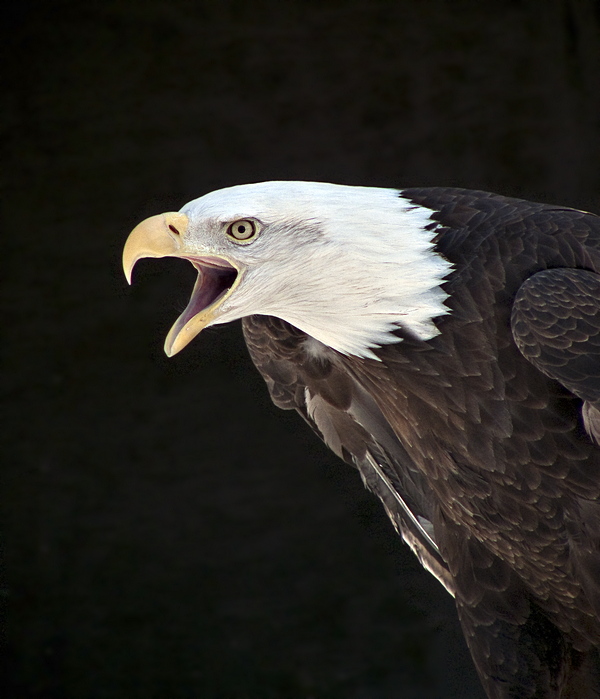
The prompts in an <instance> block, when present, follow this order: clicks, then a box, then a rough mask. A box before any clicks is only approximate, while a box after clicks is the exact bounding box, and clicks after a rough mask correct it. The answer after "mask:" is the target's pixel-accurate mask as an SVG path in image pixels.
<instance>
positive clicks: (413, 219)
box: [182, 182, 452, 358]
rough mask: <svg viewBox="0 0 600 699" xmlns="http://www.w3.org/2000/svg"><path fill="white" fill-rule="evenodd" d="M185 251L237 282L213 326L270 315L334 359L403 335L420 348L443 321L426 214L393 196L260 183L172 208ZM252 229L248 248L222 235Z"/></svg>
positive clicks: (439, 266) (441, 267)
mask: <svg viewBox="0 0 600 699" xmlns="http://www.w3.org/2000/svg"><path fill="white" fill-rule="evenodd" d="M182 212H183V213H185V214H187V216H188V218H189V222H190V225H189V229H188V234H187V235H186V241H185V242H186V248H189V249H191V250H194V249H195V250H197V251H198V252H199V253H204V254H207V253H211V254H216V255H218V254H223V255H224V256H226V257H228V259H230V260H234V261H235V262H236V266H237V263H239V265H240V268H241V269H242V270H243V277H242V279H241V281H240V283H239V285H238V286H237V288H236V289H235V290H234V292H233V293H232V294H231V296H230V297H229V298H227V299H226V300H225V301H224V303H223V304H222V306H221V308H220V309H219V317H218V319H217V320H216V322H217V323H225V322H229V321H231V320H235V319H237V318H241V317H243V316H247V315H251V314H262V315H273V316H277V317H279V318H282V319H283V320H286V321H288V322H289V323H291V324H292V325H294V326H296V327H297V328H299V329H300V330H302V331H304V332H306V333H307V334H309V335H310V336H312V337H314V338H315V339H317V340H319V341H320V342H322V343H323V344H325V345H327V346H329V347H332V348H333V349H335V350H338V351H339V352H342V353H344V354H352V355H355V356H358V357H371V358H374V357H375V355H374V354H373V352H372V348H374V347H377V346H379V345H382V344H387V343H392V342H397V341H398V337H397V336H396V335H394V334H393V331H394V330H395V329H396V328H397V327H398V326H403V327H405V328H407V329H408V330H410V331H411V332H412V333H414V334H415V335H417V336H418V337H420V338H421V339H423V340H428V339H431V338H432V337H434V336H435V335H437V334H438V331H437V329H436V327H435V324H434V323H433V319H434V318H436V317H438V316H441V315H444V314H446V313H448V312H449V309H448V308H447V306H445V304H444V300H445V299H446V298H447V294H446V293H445V292H444V291H443V290H442V289H441V286H440V285H441V283H442V281H443V280H444V278H445V277H446V276H447V275H448V274H449V273H450V271H451V269H452V266H451V264H450V263H449V262H448V261H447V260H446V259H445V258H443V257H442V256H441V255H439V254H437V253H436V252H435V251H434V249H433V244H432V238H433V236H434V233H433V232H432V231H431V230H427V229H426V227H427V226H429V227H430V228H431V223H432V220H431V214H432V213H433V212H432V211H431V210H429V209H426V208H424V207H421V206H415V205H414V204H412V203H411V202H410V201H408V200H406V199H403V198H402V197H401V196H400V192H399V191H398V190H394V189H380V188H375V187H349V186H344V185H334V184H324V183H315V182H263V183H259V184H250V185H240V186H236V187H230V188H227V189H222V190H218V191H215V192H211V193H210V194H207V195H205V196H203V197H200V198H199V199H196V200H194V201H192V202H190V203H189V204H186V206H184V207H183V208H182ZM239 219H253V220H255V221H257V222H258V223H259V226H260V235H259V236H258V237H257V238H256V240H254V241H253V242H252V243H250V244H245V245H239V244H236V243H235V242H233V241H230V240H224V236H223V234H222V231H223V228H224V226H225V227H226V225H227V224H228V223H230V222H233V221H235V220H239Z"/></svg>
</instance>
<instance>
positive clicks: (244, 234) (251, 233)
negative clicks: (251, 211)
mask: <svg viewBox="0 0 600 699" xmlns="http://www.w3.org/2000/svg"><path fill="white" fill-rule="evenodd" d="M256 233H257V227H256V223H254V221H251V220H250V219H246V218H243V219H240V220H238V221H234V222H233V223H230V224H229V226H228V227H227V235H228V236H229V237H230V238H233V240H235V241H238V242H243V243H245V242H249V241H250V240H252V239H253V238H254V237H255V236H256Z"/></svg>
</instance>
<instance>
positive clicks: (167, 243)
mask: <svg viewBox="0 0 600 699" xmlns="http://www.w3.org/2000/svg"><path fill="white" fill-rule="evenodd" d="M188 224H189V221H188V217H187V216H186V215H185V214H181V213H176V212H169V213H166V214H159V215H158V216H151V217H150V218H147V219H146V220H145V221H142V222H141V223H140V224H138V225H137V226H136V227H135V228H134V229H133V231H132V232H131V233H130V234H129V237H128V238H127V242H126V243H125V248H124V249H123V271H124V272H125V276H126V277H127V281H128V282H129V283H130V284H131V272H132V270H133V267H134V265H135V263H136V262H137V261H138V260H139V259H140V258H142V257H182V258H184V259H189V260H190V262H191V263H192V264H193V265H194V267H195V268H196V270H197V271H198V280H197V281H196V284H195V286H194V290H193V292H192V296H191V298H190V301H189V303H188V305H187V308H186V309H185V310H184V312H183V313H182V314H181V315H180V316H179V318H178V319H177V321H176V322H175V324H174V325H173V327H172V328H171V330H170V331H169V334H168V335H167V338H166V340H165V352H166V354H167V356H169V357H171V356H173V355H174V354H176V353H177V352H179V351H180V350H182V349H183V348H184V347H185V346H186V345H187V344H188V343H189V342H191V340H193V339H194V337H196V335H197V334H198V333H199V332H200V331H201V330H203V329H204V328H205V327H206V326H207V325H209V324H210V323H211V322H213V321H214V320H215V318H216V317H217V315H218V314H217V308H218V307H219V306H220V305H221V303H222V302H223V301H224V299H225V298H227V297H228V296H229V294H230V293H231V291H232V290H233V289H234V288H235V286H237V283H238V281H239V274H238V272H239V270H238V269H237V268H236V267H234V266H233V265H232V264H231V263H229V262H228V261H227V260H225V259H222V258H215V257H214V256H208V257H199V256H198V255H196V254H186V250H185V244H184V239H183V236H184V234H185V233H186V231H187V227H188Z"/></svg>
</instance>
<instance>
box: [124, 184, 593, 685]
mask: <svg viewBox="0 0 600 699" xmlns="http://www.w3.org/2000/svg"><path fill="white" fill-rule="evenodd" d="M164 256H173V257H180V258H183V259H186V260H189V261H190V262H191V264H192V265H193V266H194V267H195V268H196V270H197V272H198V279H197V281H196V284H195V286H194V290H193V292H192V296H191V299H190V302H189V304H188V306H187V308H186V309H185V310H184V311H183V313H182V314H181V316H180V317H179V319H178V320H177V321H176V322H175V325H174V326H173V328H172V329H171V331H170V333H169V335H168V337H167V339H166V343H165V351H166V353H167V354H168V355H169V356H170V355H173V354H175V353H176V352H179V351H180V350H181V349H182V348H183V347H185V346H186V345H187V344H188V343H189V342H190V341H191V340H192V339H193V338H194V337H195V336H196V335H197V334H198V333H199V332H200V331H201V330H202V329H203V328H206V327H208V326H211V325H216V324H219V323H227V322H229V321H232V320H236V319H239V318H241V319H243V330H244V334H245V339H246V342H247V345H248V349H249V351H250V355H251V357H252V360H253V361H254V363H255V365H256V366H257V368H258V370H259V371H260V373H261V374H262V376H263V377H264V379H265V381H266V383H267V386H268V389H269V392H270V394H271V397H272V399H273V401H274V402H275V404H276V405H278V406H279V407H281V408H284V409H294V410H296V411H297V412H298V413H300V415H301V416H302V417H303V418H304V419H305V420H306V421H307V422H308V424H309V425H310V426H311V427H312V428H313V429H314V431H315V432H316V433H317V435H318V436H319V437H320V438H321V439H322V440H323V441H324V442H325V443H326V444H327V445H328V446H329V447H330V448H331V449H332V450H333V451H334V452H335V453H336V454H337V455H338V456H340V457H341V458H342V459H343V460H344V461H346V462H347V463H349V464H351V465H353V466H354V467H356V468H357V469H358V470H359V472H360V474H361V476H362V478H363V480H364V482H365V484H366V486H367V487H368V488H369V489H370V490H371V491H373V493H375V494H376V495H377V496H378V497H379V498H380V499H381V501H382V502H383V505H384V507H385V509H386V511H387V513H388V515H389V517H390V519H391V521H392V523H393V524H394V526H395V528H396V529H397V531H398V532H399V533H400V535H401V536H402V537H403V539H404V540H405V541H406V543H407V544H408V545H409V546H410V547H411V548H412V550H413V551H414V552H415V554H416V555H417V556H418V558H419V560H420V561H421V563H422V564H423V565H424V566H425V568H427V569H428V570H429V571H430V572H431V573H433V574H434V575H435V576H436V577H437V578H438V579H439V580H440V582H441V583H442V584H443V585H444V586H445V587H446V589H447V590H448V592H450V594H452V595H453V596H454V598H455V600H456V606H457V610H458V615H459V618H460V622H461V625H462V628H463V631H464V634H465V637H466V640H467V644H468V646H469V649H470V651H471V654H472V657H473V660H474V663H475V666H476V668H477V671H478V673H479V676H480V678H481V681H482V683H483V686H484V688H485V691H486V692H487V694H488V696H489V697H494V698H497V699H501V698H502V699H504V698H508V697H519V698H520V697H538V698H541V697H544V698H550V697H551V698H556V699H558V698H559V697H560V698H566V697H577V698H580V697H599V696H600V661H599V656H598V647H599V646H600V501H599V500H598V498H599V496H600V448H599V446H598V444H599V443H600V217H598V216H596V215H594V214H590V213H586V212H583V211H577V210H575V209H570V208H565V207H556V206H549V205H546V204H537V203H532V202H529V201H523V200H519V199H512V198H507V197H504V196H499V195H496V194H490V193H486V192H479V191H469V190H463V189H449V188H437V187H436V188H421V189H402V190H396V189H382V188H373V187H349V186H343V185H334V184H323V183H311V182H264V183H258V184H250V185H241V186H235V187H230V188H227V189H223V190H219V191H216V192H212V193H209V194H207V195H205V196H202V197H200V198H199V199H195V200H194V201H192V202H190V203H189V204H186V205H185V206H184V207H183V208H182V209H181V211H180V212H178V213H166V214H161V215H158V216H153V217H151V218H149V219H147V220H146V221H144V222H142V223H140V224H139V225H138V226H137V227H136V228H135V229H134V230H133V232H132V233H131V234H130V236H129V238H128V240H127V243H126V245H125V249H124V257H123V263H124V269H125V273H126V275H127V278H128V280H129V281H131V271H132V269H133V266H134V265H135V263H136V261H137V260H138V259H140V258H142V257H164Z"/></svg>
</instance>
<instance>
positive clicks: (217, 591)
mask: <svg viewBox="0 0 600 699" xmlns="http://www.w3.org/2000/svg"><path fill="white" fill-rule="evenodd" d="M4 20H6V21H8V20H10V27H9V28H10V33H9V35H8V36H7V37H6V38H5V41H4V42H3V45H2V48H1V50H2V53H3V57H4V61H5V64H7V65H8V67H9V69H10V70H9V77H8V84H7V85H6V86H5V88H4V89H3V96H4V99H3V102H4V105H5V106H4V107H3V108H2V118H1V122H2V125H3V127H7V129H8V132H9V135H10V140H9V143H8V167H7V168H5V178H4V185H5V186H4V191H5V197H4V202H5V215H4V226H3V229H4V230H3V237H2V262H3V263H4V264H3V268H4V269H3V296H2V300H3V306H4V308H3V310H4V315H3V318H4V320H3V329H4V333H3V337H4V341H3V347H2V349H3V352H4V354H5V361H4V368H5V377H4V379H3V387H4V392H5V396H6V398H7V400H6V401H5V410H4V413H3V418H2V427H3V433H4V435H5V436H9V437H10V438H11V439H10V442H9V443H8V447H9V448H8V449H7V450H6V452H5V453H6V457H5V458H4V459H3V464H4V465H3V473H4V476H3V493H4V504H5V508H4V518H3V522H4V527H3V528H4V530H5V531H6V532H7V536H6V540H7V542H8V545H7V551H8V552H7V555H6V560H7V571H8V573H7V576H6V578H7V586H8V600H9V605H8V608H9V614H8V624H7V627H8V634H7V636H8V650H7V653H6V654H5V660H6V662H5V669H6V670H7V672H6V673H5V681H8V682H9V683H10V689H8V690H7V692H6V694H5V695H6V696H9V697H41V698H44V699H45V698H46V697H48V698H56V699H58V698H63V697H64V698H69V699H70V698H73V699H79V698H80V697H90V698H94V699H95V698H100V697H103V698H104V697H107V698H110V697H116V698H119V699H120V698H121V697H123V698H127V699H135V698H137V697H140V698H141V697H143V698H144V699H149V698H152V697H160V698H162V697H167V698H170V699H178V698H180V697H181V698H184V697H185V698H187V697H194V698H195V697H208V698H209V699H210V698H213V697H215V698H217V697H223V698H224V699H229V698H231V699H268V698H270V697H284V698H285V697H289V698H292V699H295V698H298V699H300V698H306V699H308V698H309V697H310V698H313V697H314V698H315V699H322V698H325V699H328V698H338V697H339V698H340V699H346V698H350V699H359V698H360V699H378V698H381V699H384V698H385V699H388V698H391V697H406V698H409V699H411V698H415V699H422V698H425V699H432V698H437V697H439V698H441V697H460V698H475V697H481V690H480V689H479V687H478V683H477V679H476V677H475V673H474V671H473V669H472V667H471V664H470V660H469V658H468V655H467V653H466V650H465V646H464V642H463V641H462V638H461V635H460V630H459V628H458V623H457V621H456V619H455V614H454V610H453V605H452V601H451V599H450V598H449V597H448V596H447V595H446V594H445V592H444V591H443V589H442V588H441V587H440V586H439V585H438V583H437V582H436V581H435V580H433V578H431V577H430V576H428V575H427V574H426V573H424V572H422V571H421V569H420V568H419V566H418V564H417V562H416V560H415V559H414V558H413V556H412V554H410V552H409V551H408V549H407V548H406V547H405V546H404V545H402V544H401V542H400V541H399V540H398V539H397V538H396V537H395V535H394V533H393V531H392V528H391V525H390V524H389V523H388V522H387V520H386V518H385V516H384V514H383V511H382V508H381V507H380V506H379V504H378V503H377V502H376V501H375V500H374V498H372V497H371V496H370V495H368V494H367V493H366V492H365V491H364V490H363V488H362V485H361V483H360V481H359V478H358V476H357V474H356V473H355V472H354V471H353V470H352V469H350V468H348V467H346V466H344V465H343V464H339V463H338V462H337V461H336V460H335V458H333V457H332V456H331V455H330V454H328V453H327V451H326V450H325V449H324V448H323V447H322V446H321V445H320V444H319V443H318V442H317V441H316V439H314V438H313V437H312V435H311V434H310V433H309V431H308V430H307V428H305V427H304V426H303V424H301V421H300V420H299V419H296V417H295V416H293V415H288V414H285V413H282V412H280V411H278V410H276V409H275V408H274V407H273V406H272V405H271V404H270V402H269V399H268V396H267V393H266V389H265V387H264V386H263V384H262V382H261V380H260V378H259V377H258V375H257V374H256V372H255V371H254V370H253V368H252V367H251V365H250V362H249V359H248V357H247V355H246V351H245V349H244V346H243V342H242V340H241V335H240V329H239V327H238V326H237V325H234V326H232V327H226V328H217V329H212V330H209V331H207V332H205V333H204V334H203V335H202V336H200V337H199V338H198V339H197V340H196V341H195V342H194V343H193V345H192V346H190V347H188V348H187V349H186V350H185V351H184V352H183V353H181V355H178V356H176V357H175V358H174V359H172V360H167V359H166V358H165V357H164V355H163V354H162V342H163V339H164V336H165V334H166V332H167V330H168V328H169V327H170V325H171V323H172V322H173V321H174V319H175V317H176V316H177V314H178V313H179V312H180V311H181V309H182V308H183V306H184V305H185V303H186V300H187V297H188V294H189V291H190V288H191V284H192V279H193V271H192V270H191V269H188V268H187V266H186V265H185V263H179V264H178V262H177V261H161V262H157V261H151V262H142V263H140V264H139V265H138V268H136V273H135V285H134V287H133V288H132V289H129V288H128V287H127V286H126V284H125V281H124V279H123V277H122V274H121V271H120V259H119V258H120V251H121V248H122V244H123V241H124V239H125V237H126V235H127V233H128V231H129V230H130V229H131V228H132V226H133V225H134V224H135V223H137V222H138V221H139V220H141V219H142V218H144V217H146V216H148V215H150V214H153V213H158V212H160V211H164V210H170V209H177V208H179V207H180V206H181V205H182V204H183V203H185V202H186V201H188V200H189V199H191V198H195V197H197V196H199V195H201V194H203V193H205V192H207V191H209V190H211V189H214V188H217V187H221V186H227V185H231V184H236V183H241V182H251V181H259V180H264V179H315V180H325V181H334V182H341V183H348V184H369V185H383V186H408V185H426V184H438V185H456V186H465V187H474V188H482V189H491V190H495V191H500V192H502V193H506V194H511V195H516V196H523V197H525V198H531V199H538V200H544V201H553V202H556V203H561V204H567V205H573V206H576V207H580V208H587V209H591V210H595V211H600V31H599V24H600V11H599V10H598V3H595V2H593V1H592V0H589V1H585V0H581V1H577V0H572V1H570V0H539V2H535V1H530V2H526V1H524V0H523V1H521V2H519V1H517V0H513V1H509V0H505V1H504V2H500V1H499V2H466V1H461V0H455V1H454V2H443V1H442V0H420V1H418V2H417V1H416V0H414V1H413V2H410V1H408V0H404V1H402V0H397V1H396V2H391V1H388V0H373V1H372V2H365V1H364V0H345V1H339V0H338V1H333V0H319V2H313V1H311V0H308V1H306V2H302V3H287V2H278V3H276V2H265V1H264V0H262V1H260V0H259V1H254V2H247V1H245V0H244V1H242V0H240V1H235V0H221V1H220V2H214V3H209V2H204V3H203V2H191V1H190V0H170V1H168V2H167V0H120V1H118V2H117V1H107V2H98V3H95V2H94V3H91V2H90V3H83V2H75V1H70V0H63V1H60V0H57V1H54V2H48V1H46V2H37V3H36V2H25V0H23V2H21V3H20V4H19V6H18V8H16V9H14V10H13V12H12V14H10V16H8V15H5V16H4ZM5 162H6V161H5Z"/></svg>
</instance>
